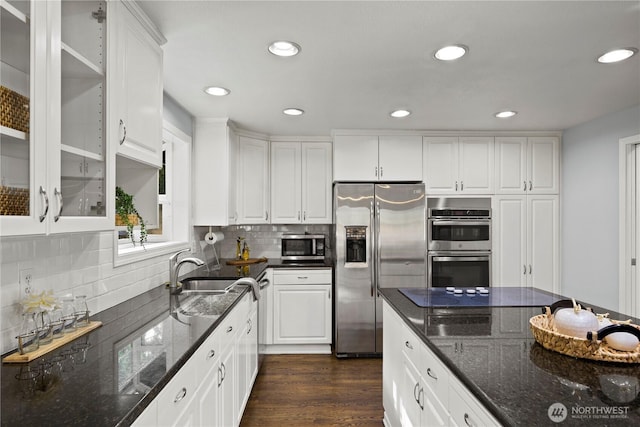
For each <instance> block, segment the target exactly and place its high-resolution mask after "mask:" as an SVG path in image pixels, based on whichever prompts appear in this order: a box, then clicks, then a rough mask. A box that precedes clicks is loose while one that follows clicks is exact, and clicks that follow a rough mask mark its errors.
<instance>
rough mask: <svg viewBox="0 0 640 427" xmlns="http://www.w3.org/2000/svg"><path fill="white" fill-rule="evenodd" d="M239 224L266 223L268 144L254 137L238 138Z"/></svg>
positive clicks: (267, 211)
mask: <svg viewBox="0 0 640 427" xmlns="http://www.w3.org/2000/svg"><path fill="white" fill-rule="evenodd" d="M237 173H238V175H237V180H238V181H237V182H238V200H237V205H238V206H237V207H238V223H239V224H268V223H269V221H270V216H269V141H268V140H267V139H266V138H265V139H262V138H259V137H257V136H246V135H240V136H239V139H238V161H237Z"/></svg>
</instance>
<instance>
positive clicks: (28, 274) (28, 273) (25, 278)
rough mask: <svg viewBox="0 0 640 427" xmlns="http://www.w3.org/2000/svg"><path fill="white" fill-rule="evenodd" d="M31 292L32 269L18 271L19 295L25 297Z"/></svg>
mask: <svg viewBox="0 0 640 427" xmlns="http://www.w3.org/2000/svg"><path fill="white" fill-rule="evenodd" d="M32 292H33V268H25V269H24V270H20V295H21V296H23V297H24V296H27V295H29V294H31V293H32Z"/></svg>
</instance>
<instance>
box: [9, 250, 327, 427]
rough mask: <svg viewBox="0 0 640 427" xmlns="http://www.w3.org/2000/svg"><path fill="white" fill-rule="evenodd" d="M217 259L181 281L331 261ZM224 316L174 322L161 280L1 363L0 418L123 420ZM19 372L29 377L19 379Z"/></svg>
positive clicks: (71, 422)
mask: <svg viewBox="0 0 640 427" xmlns="http://www.w3.org/2000/svg"><path fill="white" fill-rule="evenodd" d="M220 264H221V269H219V270H212V269H208V268H207V267H206V266H205V267H201V268H199V269H196V270H194V271H192V272H190V273H187V274H185V275H183V276H181V279H184V278H187V277H212V278H216V279H221V280H224V279H237V278H240V277H253V278H256V279H257V278H259V276H260V275H261V274H262V273H263V271H264V270H265V269H267V268H319V267H323V268H326V267H331V264H330V263H320V264H318V263H302V264H295V265H292V264H288V263H283V262H282V261H281V260H279V259H276V260H269V261H268V263H260V264H251V265H249V266H246V267H236V266H230V265H226V262H225V260H221V263H220ZM246 292H249V290H248V288H245V289H242V290H241V294H240V297H239V298H238V299H237V300H236V302H237V301H239V300H240V299H241V296H242V295H244V294H245V293H246ZM234 305H235V303H234V304H233V305H232V306H231V307H230V309H231V308H232V307H233V306H234ZM227 312H228V311H227ZM224 316H226V313H225V314H223V315H222V316H219V317H215V316H208V317H206V318H205V317H189V318H188V323H189V324H185V323H183V322H181V321H179V320H176V319H175V318H173V317H171V316H170V314H169V291H168V290H167V289H166V287H165V286H164V285H162V286H159V287H157V288H155V289H152V290H150V291H148V292H145V293H144V294H142V295H139V296H136V297H134V298H132V299H130V300H128V301H125V302H123V303H121V304H118V305H117V306H115V307H112V308H110V309H108V310H105V311H103V312H100V313H98V314H96V315H94V316H92V317H91V320H92V321H101V322H102V323H103V325H102V326H101V327H100V328H98V329H96V330H94V331H92V332H90V333H89V334H87V335H84V336H82V337H80V338H78V339H76V340H74V341H73V342H71V343H69V344H67V345H65V346H62V347H60V348H59V349H57V350H55V351H53V352H51V353H49V354H47V355H45V356H42V357H40V358H38V359H36V360H34V361H33V362H31V363H28V364H3V365H2V369H1V370H0V373H1V377H0V381H1V383H2V384H1V393H2V394H1V396H0V399H1V403H0V404H1V406H0V409H1V410H0V412H1V415H0V418H1V423H2V425H3V426H13V425H20V426H21V427H27V426H43V425H47V426H54V425H60V426H88V425H91V426H115V425H121V426H127V425H129V424H131V423H132V422H133V421H134V420H135V419H136V418H137V416H138V415H139V414H140V413H141V412H142V411H143V410H144V408H146V407H147V405H148V404H149V402H151V401H152V400H153V398H154V397H155V396H156V395H157V394H158V392H159V391H160V390H161V389H162V387H164V385H165V384H167V383H168V382H169V380H170V379H171V378H172V377H173V376H174V375H175V373H176V372H178V370H179V369H180V368H181V367H182V366H183V365H184V363H185V362H186V361H187V360H188V359H189V357H191V355H192V354H193V353H194V351H195V350H196V349H197V348H198V347H199V346H200V344H202V342H204V340H205V339H206V337H207V336H209V335H210V334H211V332H213V331H214V330H215V328H216V326H217V325H218V324H219V323H220V322H221V321H222V319H223V318H224ZM181 320H185V319H181ZM7 354H8V353H7ZM5 356H6V355H5ZM19 375H23V376H25V377H28V376H29V375H36V377H35V380H18V379H17V378H16V376H19Z"/></svg>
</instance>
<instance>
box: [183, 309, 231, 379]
mask: <svg viewBox="0 0 640 427" xmlns="http://www.w3.org/2000/svg"><path fill="white" fill-rule="evenodd" d="M224 324H225V322H222V324H220V326H219V327H218V328H216V330H215V331H214V332H213V333H212V334H211V335H209V337H208V338H207V339H206V340H205V342H204V343H202V345H201V346H200V347H199V348H198V349H197V350H196V352H195V353H194V354H193V356H192V357H191V359H190V360H194V361H195V364H196V377H197V378H204V377H205V376H206V375H207V374H208V373H209V371H210V370H211V369H213V368H214V367H215V366H216V362H217V360H218V356H219V355H220V352H221V351H222V349H223V346H222V340H221V336H222V335H223V332H222V330H223V329H222V327H224Z"/></svg>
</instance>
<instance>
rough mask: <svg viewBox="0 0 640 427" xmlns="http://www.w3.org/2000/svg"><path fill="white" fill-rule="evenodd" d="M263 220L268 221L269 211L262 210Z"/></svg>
mask: <svg viewBox="0 0 640 427" xmlns="http://www.w3.org/2000/svg"><path fill="white" fill-rule="evenodd" d="M264 220H265V221H269V211H264Z"/></svg>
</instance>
